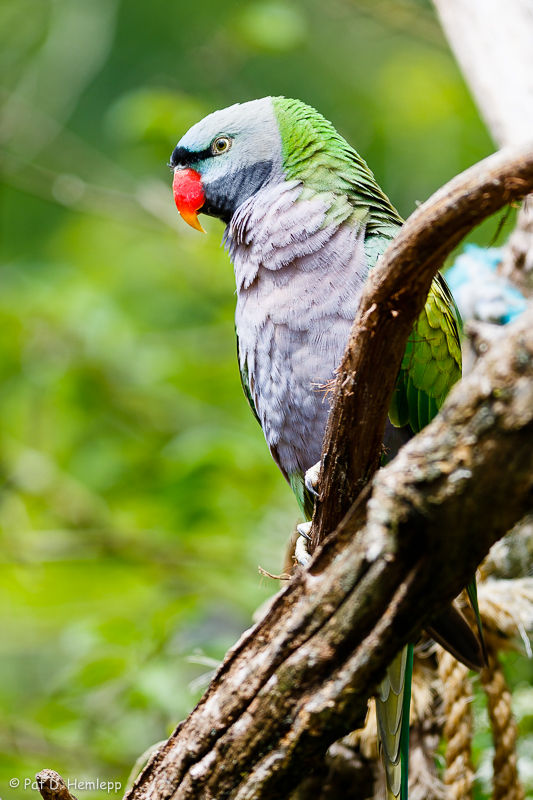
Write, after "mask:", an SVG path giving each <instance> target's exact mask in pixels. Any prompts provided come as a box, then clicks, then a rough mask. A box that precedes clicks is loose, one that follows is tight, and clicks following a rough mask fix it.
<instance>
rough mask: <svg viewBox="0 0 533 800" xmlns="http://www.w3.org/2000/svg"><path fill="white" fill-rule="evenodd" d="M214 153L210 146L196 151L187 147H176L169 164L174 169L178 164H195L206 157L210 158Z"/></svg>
mask: <svg viewBox="0 0 533 800" xmlns="http://www.w3.org/2000/svg"><path fill="white" fill-rule="evenodd" d="M212 155H213V153H212V152H211V148H210V147H206V149H205V150H200V152H196V153H195V152H194V151H192V150H188V149H187V148H186V147H175V148H174V150H173V152H172V155H171V156H170V164H169V166H170V167H171V168H172V169H174V167H177V166H178V164H186V165H187V166H188V167H190V166H192V165H193V164H198V163H199V162H200V161H203V160H204V159H205V158H210V157H211V156H212Z"/></svg>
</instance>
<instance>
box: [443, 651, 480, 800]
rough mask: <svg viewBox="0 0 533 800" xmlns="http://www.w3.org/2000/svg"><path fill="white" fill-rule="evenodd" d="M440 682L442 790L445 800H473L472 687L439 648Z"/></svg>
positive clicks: (462, 669) (464, 671) (464, 669)
mask: <svg viewBox="0 0 533 800" xmlns="http://www.w3.org/2000/svg"><path fill="white" fill-rule="evenodd" d="M437 658H438V663H439V678H440V679H441V681H442V696H443V705H444V707H443V712H444V716H445V719H446V722H445V724H444V731H443V733H444V738H445V739H446V741H447V747H446V770H445V773H444V786H445V793H446V798H447V800H467V799H468V798H470V800H471V798H472V788H473V783H474V767H473V766H472V707H471V700H472V684H471V682H470V679H469V677H468V669H467V667H465V666H463V664H460V663H459V662H458V661H457V660H456V659H455V658H454V657H453V656H452V655H450V654H449V653H447V652H446V650H443V649H442V648H441V647H439V648H438V651H437Z"/></svg>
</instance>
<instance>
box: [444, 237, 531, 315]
mask: <svg viewBox="0 0 533 800" xmlns="http://www.w3.org/2000/svg"><path fill="white" fill-rule="evenodd" d="M502 258H503V250H502V249H501V248H498V247H490V248H483V247H478V246H477V245H475V244H468V245H466V247H465V250H464V253H462V255H460V256H459V257H458V258H457V259H456V261H455V263H454V265H453V266H452V267H451V268H450V269H449V270H448V271H447V272H446V281H447V282H448V286H449V287H450V289H451V292H452V294H453V296H454V297H455V301H456V303H457V306H458V308H459V311H460V313H461V316H462V318H463V320H467V319H479V320H481V321H482V322H492V323H496V324H497V325H506V324H507V323H508V322H512V321H513V320H515V319H516V318H517V317H518V316H519V315H520V314H521V313H522V312H523V311H524V310H525V308H526V305H527V303H526V300H525V298H524V296H523V295H522V294H521V293H520V292H519V291H518V289H516V288H515V286H513V284H512V283H511V282H510V281H509V280H508V279H507V278H506V277H504V276H503V275H500V274H499V273H498V272H497V267H498V264H500V262H501V260H502Z"/></svg>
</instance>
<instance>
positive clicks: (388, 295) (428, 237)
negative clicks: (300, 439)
mask: <svg viewBox="0 0 533 800" xmlns="http://www.w3.org/2000/svg"><path fill="white" fill-rule="evenodd" d="M532 188H533V145H528V146H527V147H524V146H521V147H517V148H509V149H506V150H502V151H500V152H499V153H495V154H494V155H492V156H489V158H486V159H485V160H484V161H481V162H480V163H479V164H475V165H474V166H473V167H471V168H470V169H468V170H466V172H463V173H462V174H461V175H458V176H457V177H456V178H454V179H453V180H452V181H450V182H449V183H448V184H446V186H444V187H443V188H442V189H440V190H439V191H438V192H436V193H435V194H434V195H433V196H432V197H430V198H429V200H427V202H425V203H424V204H423V205H422V206H420V208H419V209H418V210H417V211H415V213H414V214H412V215H411V216H410V217H409V219H408V221H407V222H406V223H405V225H404V226H403V228H402V229H401V231H400V233H399V234H398V236H397V237H396V239H395V240H394V241H393V243H392V244H391V246H390V247H389V248H388V250H387V251H386V253H385V254H384V255H383V257H382V258H381V259H380V261H379V263H378V264H377V265H376V267H375V268H374V269H373V270H372V272H371V273H370V276H369V278H368V280H367V282H366V285H365V290H364V293H363V297H362V300H361V304H360V306H359V310H358V313H357V316H356V318H355V322H354V324H353V327H352V332H351V336H350V341H349V343H348V347H347V350H346V352H345V354H344V357H343V360H342V362H341V365H340V367H339V370H338V376H337V380H336V385H335V399H334V403H333V408H332V410H331V413H330V415H329V419H328V426H327V430H326V435H325V438H324V446H323V454H324V455H323V460H322V463H323V467H322V476H321V486H322V487H323V490H322V491H321V494H320V497H319V498H318V502H317V503H316V508H315V514H314V517H313V531H312V536H313V544H314V545H315V546H316V545H317V544H320V543H321V542H322V541H323V540H324V538H325V536H326V535H327V534H328V533H330V532H331V531H332V530H334V529H335V528H336V526H337V525H338V524H339V522H340V521H341V519H342V518H343V517H344V515H345V514H346V513H347V511H348V509H349V508H350V506H351V504H352V503H353V502H354V500H355V498H356V497H357V495H358V493H359V492H360V491H361V489H362V488H363V486H364V485H365V484H366V483H367V482H368V480H369V479H370V478H371V477H372V475H373V474H374V472H375V471H376V469H377V468H378V466H379V459H380V453H381V443H382V441H383V434H384V431H385V424H386V421H387V415H388V411H389V407H390V402H391V397H392V393H393V391H394V386H395V383H396V376H397V372H398V368H399V365H400V363H401V359H402V356H403V353H404V351H405V346H406V343H407V339H408V337H409V335H410V333H411V331H412V329H413V325H414V323H415V321H416V319H417V317H418V316H419V314H420V312H421V311H422V308H423V306H424V303H425V300H426V297H427V294H428V291H429V288H430V286H431V281H432V280H433V278H434V276H435V275H436V273H437V271H438V270H439V268H440V267H442V265H443V263H444V261H445V259H446V257H447V256H448V255H449V254H450V253H451V252H452V250H453V249H454V248H455V247H456V246H457V244H458V243H459V242H460V241H461V240H462V239H463V238H464V237H465V236H466V234H467V233H468V232H469V231H470V230H472V228H474V227H475V226H476V225H478V224H479V223H480V222H482V220H483V219H485V218H486V217H488V216H490V215H491V214H494V213H495V212H496V211H498V210H499V209H500V208H502V207H503V206H505V205H507V204H508V203H510V202H512V201H513V200H518V199H520V198H522V197H524V196H525V195H526V194H528V192H530V191H531V190H532ZM383 364H387V365H388V366H387V369H377V368H376V365H383ZM332 487H334V489H333V490H331V489H332Z"/></svg>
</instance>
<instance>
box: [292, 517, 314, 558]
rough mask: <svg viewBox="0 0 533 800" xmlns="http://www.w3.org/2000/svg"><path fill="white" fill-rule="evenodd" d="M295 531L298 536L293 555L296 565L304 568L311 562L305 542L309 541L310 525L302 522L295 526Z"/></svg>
mask: <svg viewBox="0 0 533 800" xmlns="http://www.w3.org/2000/svg"><path fill="white" fill-rule="evenodd" d="M296 530H297V531H298V533H299V536H298V538H297V540H296V545H295V547H294V555H295V557H296V561H297V562H298V564H300V566H301V567H306V566H307V564H309V562H310V561H311V555H310V553H309V551H308V549H307V542H310V541H311V537H310V536H309V531H310V530H311V523H310V522H302V523H300V525H297V526H296Z"/></svg>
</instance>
